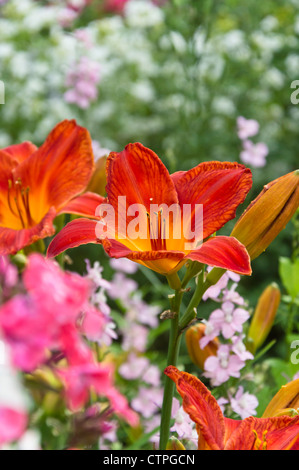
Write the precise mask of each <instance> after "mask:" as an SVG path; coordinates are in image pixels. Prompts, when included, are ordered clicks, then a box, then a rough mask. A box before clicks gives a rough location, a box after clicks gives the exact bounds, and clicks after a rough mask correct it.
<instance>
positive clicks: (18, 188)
mask: <svg viewBox="0 0 299 470" xmlns="http://www.w3.org/2000/svg"><path fill="white" fill-rule="evenodd" d="M29 191H30V188H29V187H27V188H24V187H23V186H22V181H21V179H17V180H16V181H12V180H11V179H9V180H8V192H7V202H8V207H9V209H10V211H11V213H12V214H13V215H14V216H15V217H17V218H18V219H19V220H20V221H21V224H22V227H23V228H26V227H31V226H32V225H34V221H33V219H32V216H31V213H30V206H29Z"/></svg>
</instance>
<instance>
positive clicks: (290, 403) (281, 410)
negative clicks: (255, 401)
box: [263, 379, 299, 418]
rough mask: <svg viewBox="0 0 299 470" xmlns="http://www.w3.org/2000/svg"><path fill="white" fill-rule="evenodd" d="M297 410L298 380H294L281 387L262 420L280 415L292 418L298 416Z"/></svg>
mask: <svg viewBox="0 0 299 470" xmlns="http://www.w3.org/2000/svg"><path fill="white" fill-rule="evenodd" d="M298 409H299V379H296V380H293V381H292V382H289V383H288V384H286V385H283V386H282V387H281V389H280V390H279V391H278V392H277V393H276V395H275V396H274V397H273V398H272V400H271V401H270V403H269V405H268V406H267V408H266V410H265V412H264V414H263V418H270V417H271V416H282V415H289V416H294V415H295V414H298Z"/></svg>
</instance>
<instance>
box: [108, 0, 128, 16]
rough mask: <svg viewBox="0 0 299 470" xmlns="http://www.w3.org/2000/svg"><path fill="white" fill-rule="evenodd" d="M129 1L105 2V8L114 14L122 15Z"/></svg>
mask: <svg viewBox="0 0 299 470" xmlns="http://www.w3.org/2000/svg"><path fill="white" fill-rule="evenodd" d="M128 1H129V0H105V3H104V8H105V10H106V11H111V12H113V13H122V12H123V10H124V7H125V5H126V3H127V2H128Z"/></svg>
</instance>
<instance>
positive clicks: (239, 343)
mask: <svg viewBox="0 0 299 470" xmlns="http://www.w3.org/2000/svg"><path fill="white" fill-rule="evenodd" d="M244 337H245V335H242V336H233V337H232V339H231V340H232V351H233V352H234V353H235V354H236V355H237V356H239V358H240V359H241V360H242V361H247V360H250V359H253V358H254V356H253V354H251V353H250V352H249V351H247V349H246V346H245V344H244V343H243V338H244Z"/></svg>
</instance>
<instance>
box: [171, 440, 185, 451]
mask: <svg viewBox="0 0 299 470" xmlns="http://www.w3.org/2000/svg"><path fill="white" fill-rule="evenodd" d="M166 450H186V449H185V447H184V446H183V444H182V443H181V442H180V441H179V440H178V439H177V438H176V437H171V438H170V439H169V441H168V442H167V446H166Z"/></svg>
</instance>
